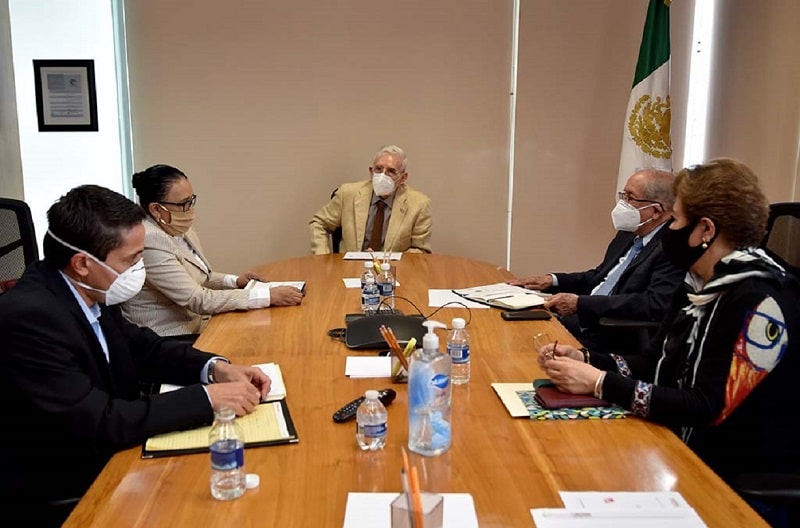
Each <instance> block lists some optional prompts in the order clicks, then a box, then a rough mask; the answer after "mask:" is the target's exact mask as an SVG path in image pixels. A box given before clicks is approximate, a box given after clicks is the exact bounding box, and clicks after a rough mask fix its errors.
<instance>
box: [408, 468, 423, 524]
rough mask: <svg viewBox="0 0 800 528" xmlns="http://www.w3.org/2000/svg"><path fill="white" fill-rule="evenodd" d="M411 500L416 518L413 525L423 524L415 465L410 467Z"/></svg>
mask: <svg viewBox="0 0 800 528" xmlns="http://www.w3.org/2000/svg"><path fill="white" fill-rule="evenodd" d="M411 500H412V501H413V503H414V507H413V508H412V509H413V510H414V518H415V519H416V522H415V526H417V527H422V526H423V524H422V523H423V517H422V497H421V496H420V490H419V476H418V475H417V466H412V467H411Z"/></svg>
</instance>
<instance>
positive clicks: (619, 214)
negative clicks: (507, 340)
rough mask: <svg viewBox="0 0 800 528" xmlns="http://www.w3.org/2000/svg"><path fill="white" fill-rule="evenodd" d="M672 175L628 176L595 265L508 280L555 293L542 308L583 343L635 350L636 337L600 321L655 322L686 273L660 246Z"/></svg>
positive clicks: (669, 208) (602, 348) (647, 172)
mask: <svg viewBox="0 0 800 528" xmlns="http://www.w3.org/2000/svg"><path fill="white" fill-rule="evenodd" d="M674 179H675V178H674V175H673V174H672V173H671V172H667V171H663V170H656V169H643V170H639V171H637V172H635V173H634V174H633V175H632V176H631V177H630V178H629V179H628V181H627V183H626V184H625V188H624V190H622V191H620V193H619V201H618V202H617V204H616V206H615V207H614V209H613V211H612V212H611V218H612V221H613V223H614V228H615V229H616V230H617V231H618V232H617V235H616V236H615V237H614V238H613V240H611V243H610V244H609V245H608V249H607V250H606V254H605V257H604V258H603V261H602V262H601V263H600V264H599V265H598V266H597V267H596V268H593V269H590V270H587V271H582V272H576V273H549V274H545V275H535V276H532V277H528V278H524V279H517V280H513V281H510V282H511V284H516V285H519V286H524V287H526V288H530V289H533V290H540V291H544V292H548V293H553V296H552V297H550V298H549V299H548V300H547V302H546V303H545V307H546V308H548V309H549V310H551V311H553V312H555V313H556V314H558V315H559V316H560V317H561V322H562V324H564V326H565V327H566V328H567V329H568V330H569V331H570V332H571V333H572V334H573V335H574V336H575V337H577V338H578V339H579V340H580V341H581V342H582V343H583V345H584V346H586V347H587V348H590V349H592V350H598V351H605V352H610V351H613V350H616V351H619V349H620V348H628V350H627V352H628V353H631V352H633V353H635V352H636V351H635V350H632V349H631V347H634V346H636V344H637V341H634V340H633V338H631V339H630V340H627V342H626V339H625V337H623V335H621V334H620V333H619V332H616V335H613V336H612V335H610V334H611V333H610V332H607V331H603V330H602V329H601V328H600V326H599V320H600V318H602V317H609V318H613V319H629V320H636V321H659V320H661V318H662V317H663V316H664V314H665V312H666V309H667V307H668V306H669V303H670V301H671V299H672V294H673V293H674V291H675V289H676V288H677V287H678V285H679V284H681V282H682V280H683V277H684V275H685V272H682V271H681V270H680V269H678V268H677V267H675V266H674V265H673V264H672V263H670V262H669V261H668V260H667V259H666V258H665V257H664V252H663V250H662V249H661V236H662V235H663V233H664V232H665V228H666V225H667V223H668V220H670V219H671V218H672V216H671V213H672V204H673V202H674V201H675V198H674V195H673V190H672V184H673V182H674Z"/></svg>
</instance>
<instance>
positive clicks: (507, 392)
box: [492, 382, 567, 504]
mask: <svg viewBox="0 0 800 528" xmlns="http://www.w3.org/2000/svg"><path fill="white" fill-rule="evenodd" d="M492 388H493V389H494V391H495V392H496V393H497V395H498V396H499V397H500V401H502V402H503V405H505V406H506V409H507V410H508V414H510V415H511V417H512V418H530V416H531V413H530V412H529V411H528V408H527V407H525V404H524V403H522V400H520V399H519V396H518V395H517V391H529V390H533V383H531V382H527V383H492ZM561 500H563V501H564V504H566V503H567V501H566V500H564V498H563V497H562V499H561Z"/></svg>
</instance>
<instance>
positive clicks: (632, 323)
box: [598, 317, 661, 330]
mask: <svg viewBox="0 0 800 528" xmlns="http://www.w3.org/2000/svg"><path fill="white" fill-rule="evenodd" d="M598 322H599V323H600V326H609V327H615V328H643V329H654V330H655V329H657V328H658V327H659V326H661V323H659V322H657V321H637V320H635V319H614V318H612V317H601V318H600V320H599V321H598Z"/></svg>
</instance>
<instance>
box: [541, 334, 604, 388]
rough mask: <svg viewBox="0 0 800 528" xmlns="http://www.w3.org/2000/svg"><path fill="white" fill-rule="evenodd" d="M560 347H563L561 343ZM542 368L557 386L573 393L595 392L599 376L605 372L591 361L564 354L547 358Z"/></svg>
mask: <svg viewBox="0 0 800 528" xmlns="http://www.w3.org/2000/svg"><path fill="white" fill-rule="evenodd" d="M565 348H566V347H565ZM558 349H559V350H560V349H561V346H560V345H559V347H558ZM577 352H578V353H579V354H580V353H581V352H580V351H577ZM581 355H582V354H581ZM542 368H544V370H545V372H546V373H547V377H548V378H550V381H552V382H553V383H555V385H556V387H558V388H559V389H560V390H562V391H564V392H569V393H571V394H593V393H594V385H595V383H596V382H597V378H598V377H599V376H600V375H601V374H602V373H603V371H602V370H600V369H598V368H597V367H593V366H592V365H590V364H589V363H584V362H583V361H582V360H581V361H577V360H575V359H571V358H568V357H564V356H556V357H555V358H553V359H548V360H546V361H545V362H544V365H542Z"/></svg>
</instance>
